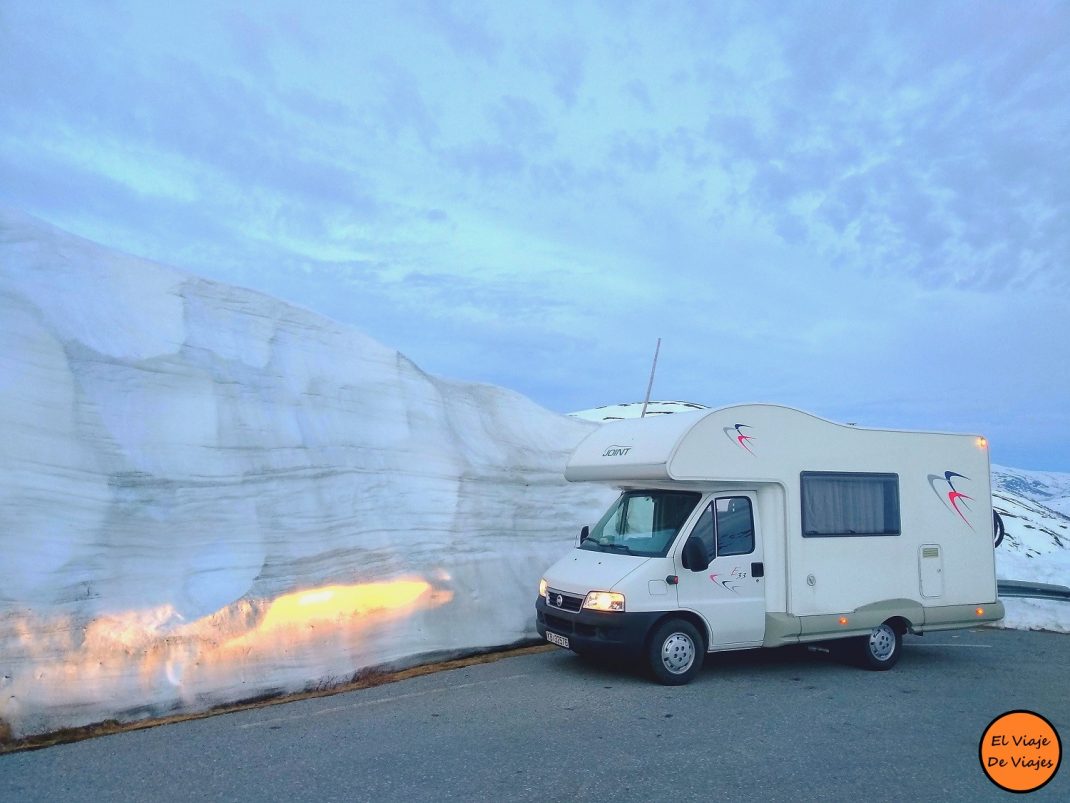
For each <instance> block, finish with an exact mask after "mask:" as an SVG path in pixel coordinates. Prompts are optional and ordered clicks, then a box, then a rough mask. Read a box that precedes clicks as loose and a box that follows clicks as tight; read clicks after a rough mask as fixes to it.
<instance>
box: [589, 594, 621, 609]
mask: <svg viewBox="0 0 1070 803" xmlns="http://www.w3.org/2000/svg"><path fill="white" fill-rule="evenodd" d="M583 607H584V608H587V609H588V610H591V611H623V610H624V595H623V594H620V593H618V592H616V591H592V592H590V593H589V594H588V595H587V598H586V599H584V601H583Z"/></svg>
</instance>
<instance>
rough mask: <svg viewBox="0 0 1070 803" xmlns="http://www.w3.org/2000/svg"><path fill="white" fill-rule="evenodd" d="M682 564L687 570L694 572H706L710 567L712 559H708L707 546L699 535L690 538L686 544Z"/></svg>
mask: <svg viewBox="0 0 1070 803" xmlns="http://www.w3.org/2000/svg"><path fill="white" fill-rule="evenodd" d="M682 563H683V564H684V568H685V569H690V570H691V571H693V572H704V571H706V569H708V568H709V567H710V559H709V558H708V557H706V545H705V544H704V543H702V539H701V538H699V537H698V536H697V535H692V536H690V537H688V539H687V541H685V542H684V554H683V559H682Z"/></svg>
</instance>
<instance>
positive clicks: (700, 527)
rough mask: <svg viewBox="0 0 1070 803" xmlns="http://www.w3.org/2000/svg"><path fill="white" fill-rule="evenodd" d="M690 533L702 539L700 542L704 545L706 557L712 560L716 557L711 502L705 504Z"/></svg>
mask: <svg viewBox="0 0 1070 803" xmlns="http://www.w3.org/2000/svg"><path fill="white" fill-rule="evenodd" d="M691 535H697V536H698V537H699V538H701V539H702V543H703V544H704V545H705V546H706V557H707V558H709V559H710V560H713V559H714V558H715V557H717V551H716V550H715V549H714V536H713V502H710V504H708V505H706V509H705V510H703V511H702V515H701V516H699V519H698V522H697V523H696V524H695V529H693V530H692V531H691Z"/></svg>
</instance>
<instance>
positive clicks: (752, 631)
mask: <svg viewBox="0 0 1070 803" xmlns="http://www.w3.org/2000/svg"><path fill="white" fill-rule="evenodd" d="M757 507H758V506H757V500H756V498H755V494H754V493H753V492H751V491H735V492H725V493H719V494H714V495H713V496H712V497H711V498H710V499H709V500H708V502H707V504H706V507H705V509H704V510H703V511H702V514H701V515H700V516H699V519H698V521H697V522H696V523H695V526H694V527H693V528H692V529H691V533H690V535H697V536H698V537H699V538H700V539H702V542H703V544H704V545H705V547H706V555H707V557H708V558H709V559H710V565H709V566H708V567H707V568H706V569H705V570H704V571H691V570H690V569H685V568H684V567H683V566H682V565H680V559H681V557H682V550H681V551H680V553H678V554H677V555H676V564H677V565H676V569H677V576H678V577H679V578H680V582H679V584H678V585H677V593H678V595H679V600H680V607H681V608H684V609H687V610H691V611H695V612H696V613H698V614H700V615H701V616H702V617H703V618H704V619H705V620H706V622H707V623H708V624H709V628H710V634H711V636H710V644H709V645H708V646H709V648H710V649H715V648H720V647H752V646H761V644H762V641H763V639H764V638H765V567H764V563H763V561H762V542H761V537H760V528H759V526H758V520H757V512H758V511H757Z"/></svg>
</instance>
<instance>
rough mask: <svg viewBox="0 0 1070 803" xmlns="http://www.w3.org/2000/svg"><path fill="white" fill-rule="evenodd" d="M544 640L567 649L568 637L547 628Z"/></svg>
mask: <svg viewBox="0 0 1070 803" xmlns="http://www.w3.org/2000/svg"><path fill="white" fill-rule="evenodd" d="M546 640H547V641H549V642H550V643H551V644H556V645H557V646H558V647H564V648H565V649H566V650H567V649H568V639H567V638H565V637H564V636H559V635H557V633H551V632H550V631H549V630H547V631H546Z"/></svg>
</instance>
